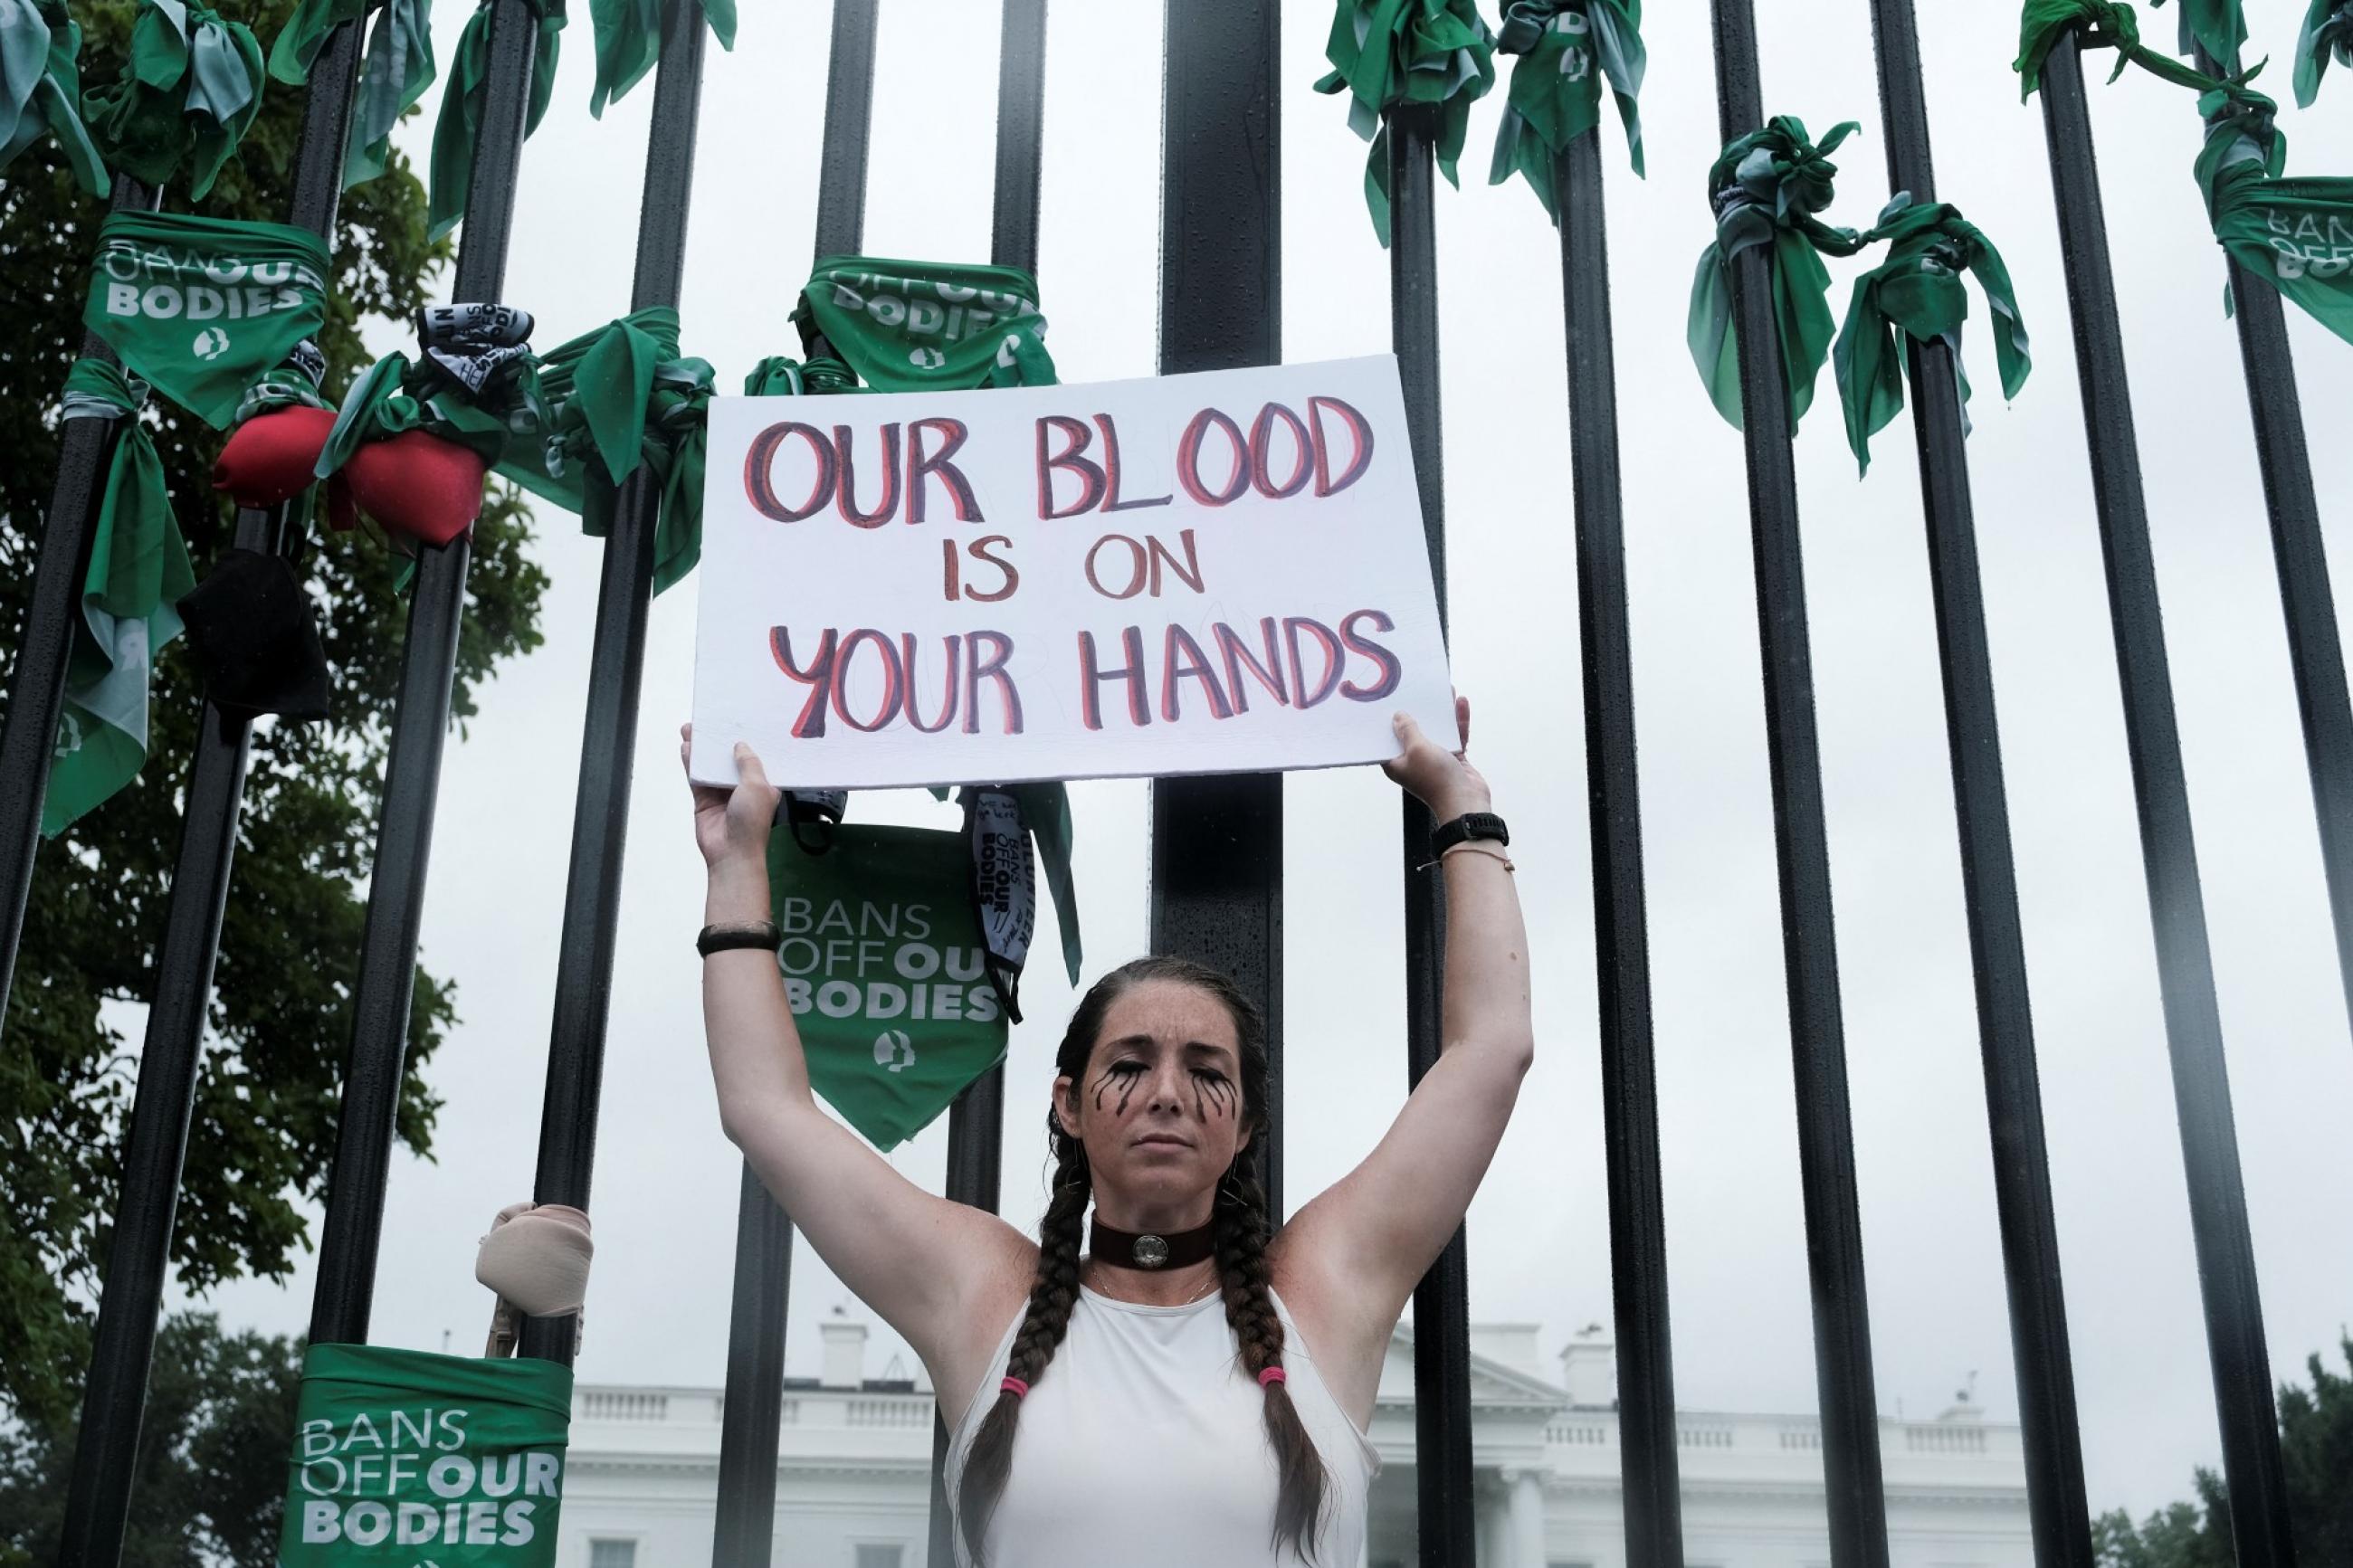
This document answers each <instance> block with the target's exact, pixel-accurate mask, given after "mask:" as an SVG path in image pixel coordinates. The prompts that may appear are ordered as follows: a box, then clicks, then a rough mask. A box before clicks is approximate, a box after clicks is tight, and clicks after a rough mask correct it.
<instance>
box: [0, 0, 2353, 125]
mask: <svg viewBox="0 0 2353 1568" xmlns="http://www.w3.org/2000/svg"><path fill="white" fill-rule="evenodd" d="M2331 55H2335V56H2336V57H2337V64H2338V65H2341V66H2346V67H2353V0H2312V9H2311V10H2310V11H2307V12H2306V13H2305V17H2304V31H2303V32H2301V33H2300V34H2298V35H2297V36H2296V40H2295V106H2296V107H2297V108H2298V109H2310V108H2311V107H2312V105H2313V100H2316V99H2317V98H2318V97H2319V96H2320V78H2321V73H2322V72H2324V71H2326V70H2327V68H2328V57H2329V56H2331ZM0 162H5V160H0Z"/></svg>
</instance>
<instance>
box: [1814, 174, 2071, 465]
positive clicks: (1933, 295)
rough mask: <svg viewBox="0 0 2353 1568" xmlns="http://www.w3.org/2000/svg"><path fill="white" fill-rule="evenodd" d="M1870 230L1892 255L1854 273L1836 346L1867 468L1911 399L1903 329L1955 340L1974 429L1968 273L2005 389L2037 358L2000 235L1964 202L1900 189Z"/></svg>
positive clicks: (2009, 393)
mask: <svg viewBox="0 0 2353 1568" xmlns="http://www.w3.org/2000/svg"><path fill="white" fill-rule="evenodd" d="M1870 237H1872V238H1873V239H1884V240H1887V241H1888V242H1889V247H1888V252H1887V258H1886V259H1885V260H1884V261H1882V262H1881V263H1880V264H1879V265H1878V266H1877V267H1874V268H1872V269H1871V270H1870V271H1869V272H1866V273H1864V274H1863V275H1862V277H1861V278H1859V279H1856V280H1855V285H1854V298H1853V300H1852V303H1850V304H1849V306H1848V308H1847V315H1846V325H1845V326H1844V327H1843V328H1841V330H1840V331H1839V339H1838V346H1837V348H1836V350H1835V351H1834V352H1833V354H1832V360H1833V363H1834V368H1835V370H1836V373H1837V376H1838V388H1839V401H1840V402H1841V405H1843V406H1844V408H1845V412H1846V438H1847V445H1848V446H1849V447H1852V449H1853V451H1854V457H1855V461H1856V462H1857V463H1858V464H1859V465H1861V467H1862V469H1863V471H1864V472H1866V473H1867V472H1869V471H1870V468H1871V437H1873V436H1874V435H1876V434H1877V433H1878V432H1879V431H1881V430H1883V429H1885V428H1886V427H1887V424H1888V421H1890V420H1892V419H1894V417H1895V416H1896V415H1897V414H1899V413H1901V412H1903V408H1904V376H1905V369H1906V364H1907V361H1908V358H1909V356H1908V355H1907V354H1905V352H1904V348H1903V345H1902V344H1901V342H1899V341H1898V340H1897V336H1896V334H1897V332H1898V331H1902V332H1904V333H1905V334H1908V335H1909V336H1911V337H1912V338H1914V339H1916V340H1917V341H1919V342H1924V343H1925V342H1934V341H1936V340H1937V339H1942V340H1943V341H1944V342H1945V343H1946V344H1947V346H1948V347H1950V348H1951V350H1952V351H1953V374H1954V376H1955V377H1956V379H1957V381H1958V383H1959V385H1960V394H1961V405H1962V408H1963V415H1962V419H1963V427H1964V429H1965V430H1966V428H1967V421H1968V414H1967V409H1968V401H1969V378H1968V374H1967V373H1966V372H1965V371H1964V370H1963V369H1962V368H1961V323H1962V322H1963V321H1967V320H1968V314H1969V300H1968V293H1967V292H1966V291H1965V290H1964V289H1963V288H1962V287H1961V274H1962V273H1963V272H1968V273H1970V274H1973V275H1974V276H1975V277H1976V279H1977V280H1978V288H1980V289H1984V290H1985V297H1986V304H1987V306H1988V308H1989V310H1991V311H1992V314H1993V343H1994V358H1995V360H1996V362H1997V363H1999V365H2000V370H2001V390H2002V395H2003V396H2005V397H2015V396H2017V395H2018V394H2019V391H2020V389H2021V388H2022V387H2023V386H2025V384H2026V377H2027V374H2028V373H2029V372H2030V371H2031V369H2032V363H2033V362H2032V360H2031V358H2030V356H2029V354H2028V351H2027V341H2026V324H2025V322H2024V321H2022V320H2021V319H2020V316H2019V313H2018V298H2017V291H2016V289H2013V288H2012V287H2011V285H2010V269H2009V268H2007V267H2005V266H2003V265H2002V259H2001V253H2000V251H1998V250H1996V249H1995V248H1994V247H1993V242H1992V241H1990V240H1989V239H1988V238H1986V237H1985V234H1984V232H1983V231H1982V230H1980V229H1979V228H1978V226H1976V225H1975V224H1972V223H1970V222H1969V221H1968V219H1966V218H1964V217H1962V216H1961V215H1960V212H1959V209H1957V208H1956V207H1952V206H1948V205H1945V204H1943V203H1940V202H1939V203H1921V204H1918V205H1915V204H1914V203H1913V202H1912V200H1911V198H1910V197H1909V196H1908V195H1898V196H1897V197H1896V198H1895V199H1894V201H1893V202H1890V203H1889V204H1888V206H1887V210H1886V211H1885V212H1883V213H1881V214H1880V215H1879V223H1878V224H1877V226H1874V227H1873V229H1872V231H1871V236H1870Z"/></svg>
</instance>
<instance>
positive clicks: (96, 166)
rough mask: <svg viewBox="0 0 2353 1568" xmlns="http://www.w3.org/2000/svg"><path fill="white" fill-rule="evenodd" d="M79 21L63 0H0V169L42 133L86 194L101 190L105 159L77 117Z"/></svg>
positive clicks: (14, 160)
mask: <svg viewBox="0 0 2353 1568" xmlns="http://www.w3.org/2000/svg"><path fill="white" fill-rule="evenodd" d="M80 53H81V27H80V26H79V24H78V23H76V22H75V21H74V19H73V17H72V16H71V15H70V14H69V13H68V11H67V10H66V5H65V0H0V169H5V168H7V167H8V165H9V164H11V163H15V162H16V155H17V154H18V153H22V152H23V151H24V150H25V149H26V148H27V147H30V146H31V145H32V144H33V143H34V142H37V141H39V140H40V139H41V138H42V137H43V136H44V135H50V136H55V137H56V138H57V139H58V148H59V149H60V150H61V151H62V152H63V153H65V157H66V162H67V163H68V164H69V165H70V166H71V168H72V169H73V172H74V178H75V179H77V180H79V181H80V182H81V187H82V189H83V190H86V191H88V192H89V193H90V195H94V196H102V195H106V187H107V174H106V161H105V160H104V159H102V158H100V156H99V153H98V146H97V143H95V142H92V141H91V140H90V132H89V130H88V128H87V127H85V126H84V125H83V124H82V122H81V70H80V68H79V65H77V64H76V59H77V57H79V55H80Z"/></svg>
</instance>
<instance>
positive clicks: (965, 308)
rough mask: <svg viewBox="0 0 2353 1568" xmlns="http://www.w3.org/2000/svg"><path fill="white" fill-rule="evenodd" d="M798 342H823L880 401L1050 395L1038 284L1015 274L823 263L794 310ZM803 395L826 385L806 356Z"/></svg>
mask: <svg viewBox="0 0 2353 1568" xmlns="http://www.w3.org/2000/svg"><path fill="white" fill-rule="evenodd" d="M793 321H794V322H795V323H796V324H797V325H798V326H799V328H800V330H801V337H802V340H803V341H804V342H810V341H812V340H813V339H814V338H819V337H821V338H823V339H824V340H825V342H827V343H828V344H830V345H831V347H832V350H833V353H834V355H838V356H839V358H840V360H841V361H843V362H844V363H847V364H848V365H849V368H850V369H851V370H853V371H855V372H857V374H858V375H859V377H860V380H862V381H864V382H865V383H866V384H867V385H869V386H871V387H872V388H873V389H874V390H875V391H877V392H944V391H949V390H953V389H958V388H969V387H978V386H1050V385H1052V384H1054V379H1055V377H1054V361H1053V356H1051V355H1050V354H1049V353H1047V352H1046V341H1045V340H1046V318H1045V317H1043V316H1041V315H1039V313H1038V282H1037V279H1034V278H1032V277H1030V275H1029V273H1027V272H1024V271H1022V270H1021V269H1020V268H1018V267H994V266H982V265H972V266H955V265H951V264H949V263H945V262H933V261H891V260H885V259H881V258H875V257H866V256H828V257H826V258H823V259H822V260H820V261H819V262H818V264H817V271H816V273H815V274H814V275H813V276H812V277H811V278H810V279H809V280H808V286H807V288H805V289H802V290H801V297H800V301H799V303H798V304H797V305H795V306H794V307H793ZM810 352H811V354H812V356H813V357H812V358H811V360H810V362H809V363H808V364H807V365H806V366H805V367H803V374H805V375H806V376H807V380H808V388H807V390H809V391H811V392H827V391H835V390H844V389H842V388H839V386H837V385H834V384H827V378H828V374H829V373H828V372H827V371H826V370H825V369H824V368H823V356H818V354H817V351H816V350H815V349H814V348H812V349H811V351H810Z"/></svg>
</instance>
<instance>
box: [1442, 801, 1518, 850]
mask: <svg viewBox="0 0 2353 1568" xmlns="http://www.w3.org/2000/svg"><path fill="white" fill-rule="evenodd" d="M1473 838H1492V839H1493V840H1494V841H1495V842H1496V843H1498V844H1509V843H1510V842H1511V841H1512V830H1511V829H1510V828H1508V827H1506V826H1504V819H1503V818H1502V817H1500V816H1496V815H1495V814H1494V813H1493V812H1492V811H1471V812H1465V813H1464V814H1463V815H1461V816H1458V817H1456V818H1455V819H1454V820H1453V821H1451V822H1447V823H1441V824H1440V825H1439V826H1438V827H1437V829H1436V830H1435V831H1433V832H1432V833H1431V834H1430V856H1431V858H1433V859H1434V858H1437V857H1439V856H1441V855H1443V854H1445V853H1446V852H1447V851H1448V850H1449V849H1451V848H1453V847H1455V846H1456V845H1458V844H1467V843H1469V842H1470V841H1471V840H1472V839H1473Z"/></svg>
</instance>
